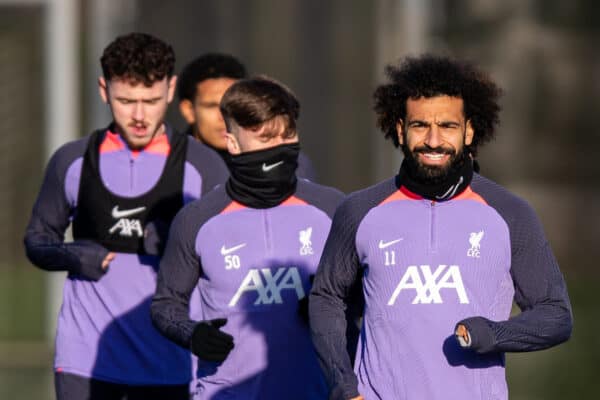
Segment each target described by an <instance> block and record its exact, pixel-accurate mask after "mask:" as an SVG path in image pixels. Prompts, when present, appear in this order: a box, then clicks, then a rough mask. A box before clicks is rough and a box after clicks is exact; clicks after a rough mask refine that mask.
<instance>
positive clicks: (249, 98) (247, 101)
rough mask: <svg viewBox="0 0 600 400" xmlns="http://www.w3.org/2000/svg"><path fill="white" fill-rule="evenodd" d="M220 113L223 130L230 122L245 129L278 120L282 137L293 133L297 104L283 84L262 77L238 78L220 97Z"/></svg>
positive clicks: (229, 125) (252, 128)
mask: <svg viewBox="0 0 600 400" xmlns="http://www.w3.org/2000/svg"><path fill="white" fill-rule="evenodd" d="M220 108H221V113H222V114H223V119H225V124H226V125H227V130H228V131H229V132H231V122H234V123H235V124H237V125H239V126H241V127H242V128H245V129H250V130H258V129H260V127H261V126H263V125H265V124H267V123H270V122H273V123H274V125H278V123H277V121H280V120H282V121H283V123H284V132H283V136H286V135H289V134H292V133H293V132H296V120H297V119H298V117H299V115H300V103H299V102H298V99H297V98H296V96H295V95H294V94H293V93H292V91H291V90H290V89H288V88H287V87H286V86H284V85H283V84H281V83H279V82H277V81H276V80H274V79H271V78H269V77H266V76H258V77H256V78H249V79H242V80H239V81H237V82H236V83H234V84H233V85H231V86H230V87H229V89H227V91H226V92H225V94H224V95H223V98H222V99H221V105H220Z"/></svg>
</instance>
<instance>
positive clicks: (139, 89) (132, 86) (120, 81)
mask: <svg viewBox="0 0 600 400" xmlns="http://www.w3.org/2000/svg"><path fill="white" fill-rule="evenodd" d="M108 86H109V88H110V90H111V91H113V92H115V91H118V92H119V93H123V94H142V93H147V94H158V93H162V92H163V91H164V90H165V89H166V88H167V87H168V82H167V78H166V77H165V78H163V79H161V80H159V81H154V82H153V83H152V84H151V85H150V86H148V85H146V84H144V83H143V82H141V81H137V80H135V79H131V78H113V79H111V80H110V81H108Z"/></svg>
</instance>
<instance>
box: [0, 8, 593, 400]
mask: <svg viewBox="0 0 600 400" xmlns="http://www.w3.org/2000/svg"><path fill="white" fill-rule="evenodd" d="M134 30H135V31H143V32H148V33H152V34H154V35H156V36H158V37H160V38H162V39H164V40H165V41H167V42H169V43H170V44H172V45H173V47H174V49H175V51H176V54H177V71H179V70H180V69H181V68H182V67H183V66H184V65H185V64H186V63H187V62H189V61H191V60H192V59H193V58H194V57H196V56H198V55H200V54H201V53H204V52H208V51H221V52H229V53H232V54H234V55H235V56H237V57H239V58H240V59H241V60H242V61H243V62H244V63H245V64H246V65H247V67H248V69H249V71H250V72H251V73H265V74H268V75H270V76H272V77H274V78H277V79H279V80H281V81H283V82H285V83H286V84H287V85H289V86H290V87H291V88H292V89H293V90H294V91H295V92H296V94H297V95H298V97H299V99H300V101H301V104H302V109H301V117H300V132H301V142H302V145H303V148H304V150H305V151H306V153H307V154H308V155H309V156H310V157H311V158H312V160H313V162H314V164H315V166H316V169H317V173H318V175H319V180H320V182H322V183H324V184H328V185H333V186H336V187H338V188H339V189H341V190H343V191H346V192H349V191H353V190H357V189H359V188H363V187H366V186H369V185H372V184H374V183H375V182H377V181H379V180H382V179H384V178H387V177H389V176H391V175H393V174H394V173H395V172H396V171H397V168H398V166H399V165H400V160H401V155H400V153H399V152H398V151H396V150H394V149H393V147H392V145H391V143H390V142H386V141H385V140H384V139H383V135H382V134H381V133H380V132H379V131H378V130H377V129H376V128H375V119H374V114H373V112H372V93H373V90H374V88H375V87H376V86H377V85H378V84H379V83H381V82H382V81H383V79H384V76H383V67H384V66H385V65H386V64H388V63H395V62H397V60H398V59H400V58H401V57H403V56H406V55H409V54H419V53H422V52H425V51H428V52H441V53H444V54H448V55H452V56H456V57H461V58H467V59H469V60H472V61H474V62H475V63H477V64H479V65H480V66H481V68H482V69H484V70H486V71H487V72H489V73H490V74H491V76H492V77H493V78H494V79H495V80H496V81H497V82H498V83H499V84H500V85H501V86H502V87H503V88H504V90H505V95H504V97H503V99H502V105H503V111H502V114H501V125H500V128H499V132H498V137H497V140H496V141H494V142H492V143H490V144H488V145H487V146H485V147H483V149H482V151H481V153H480V156H479V160H480V164H481V169H482V173H483V174H484V175H486V176H488V177H489V178H492V179H494V180H496V181H497V182H499V183H501V184H502V185H504V186H506V187H508V188H509V189H510V190H512V191H514V192H516V193H517V194H519V195H520V196H522V197H524V198H525V199H527V200H528V201H529V202H530V203H531V204H532V205H533V206H534V208H535V209H536V210H537V212H538V214H539V216H540V218H541V220H542V223H543V224H544V227H545V229H546V233H547V236H548V238H549V240H550V242H551V244H552V246H553V249H554V252H555V254H556V256H557V258H558V260H559V263H560V265H561V268H562V270H563V273H564V275H565V278H566V280H567V283H568V286H569V293H570V296H571V301H572V304H573V308H574V317H575V329H574V332H573V337H572V339H571V341H570V342H568V343H567V344H565V345H563V346H560V347H558V348H556V349H552V350H547V351H543V352H538V353H530V354H518V355H509V356H508V357H507V359H508V361H507V371H508V380H509V390H510V394H511V399H565V398H592V397H595V395H597V393H598V392H600V380H599V379H598V378H597V376H598V372H600V367H599V366H598V365H599V362H600V335H598V334H597V332H598V330H600V322H598V317H597V316H598V307H600V299H599V296H598V293H600V268H598V267H597V263H598V260H600V246H599V245H597V244H596V241H597V240H598V238H599V237H600V235H599V234H600V157H599V156H600V151H599V148H600V147H599V146H600V118H599V117H598V115H599V114H600V50H599V48H600V45H599V43H600V40H599V39H600V4H599V3H598V2H596V1H593V0H572V1H564V0H406V1H401V0H397V1H393V0H372V1H359V0H354V1H353V0H278V1H275V0H272V1H269V0H220V1H183V0H170V1H161V0H20V1H19V0H0V93H1V95H0V130H2V132H3V134H1V135H0V254H2V258H1V259H0V398H1V399H9V398H10V399H40V400H46V399H52V398H54V394H53V384H52V371H51V364H52V356H53V349H52V346H53V336H54V332H53V329H54V328H53V327H54V324H55V320H56V310H57V304H59V303H60V289H61V282H62V279H63V276H62V275H61V274H56V275H54V276H53V277H51V275H52V274H49V273H45V272H42V271H40V270H37V269H36V268H34V267H32V266H31V265H30V264H29V263H28V262H27V260H26V259H25V257H24V251H23V246H22V237H23V233H24V229H25V225H26V223H27V221H28V218H29V213H30V210H31V207H32V204H33V201H34V199H35V196H36V194H37V191H38V189H39V185H40V183H41V178H42V174H43V169H44V166H45V163H46V161H47V160H48V157H49V155H50V154H51V153H52V152H53V151H54V150H55V149H56V148H57V147H58V146H60V145H61V144H62V143H64V142H66V141H68V140H71V139H75V138H78V137H81V136H83V135H85V134H88V133H89V132H91V131H92V130H93V129H94V128H98V127H100V126H105V125H106V124H107V123H108V122H109V118H110V114H109V113H108V110H107V109H106V106H104V105H103V104H102V103H101V101H100V98H99V96H98V92H97V87H96V78H97V77H98V76H99V74H100V65H99V58H100V55H101V53H102V50H103V49H104V47H105V46H106V45H107V44H108V43H109V42H110V41H112V40H113V39H114V38H115V36H117V35H119V34H123V33H128V32H131V31H134ZM168 119H169V120H170V121H171V122H172V123H173V124H175V125H176V126H177V127H179V128H183V120H182V119H181V118H180V117H179V115H178V112H177V110H176V107H173V106H172V107H171V110H170V111H169V115H168Z"/></svg>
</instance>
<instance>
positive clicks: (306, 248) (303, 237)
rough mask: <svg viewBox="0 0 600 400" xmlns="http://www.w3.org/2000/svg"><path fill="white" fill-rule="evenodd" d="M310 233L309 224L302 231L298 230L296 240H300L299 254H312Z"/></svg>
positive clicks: (310, 227)
mask: <svg viewBox="0 0 600 400" xmlns="http://www.w3.org/2000/svg"><path fill="white" fill-rule="evenodd" d="M311 235H312V226H309V227H308V228H306V229H305V230H303V231H300V232H298V240H300V255H301V256H308V255H310V254H313V248H312V241H311V239H310V236H311Z"/></svg>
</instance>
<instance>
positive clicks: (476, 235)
mask: <svg viewBox="0 0 600 400" xmlns="http://www.w3.org/2000/svg"><path fill="white" fill-rule="evenodd" d="M481 239H483V231H479V232H471V234H470V235H469V243H470V244H471V247H470V248H469V250H467V256H468V257H473V258H479V257H480V255H481V252H480V249H481Z"/></svg>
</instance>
